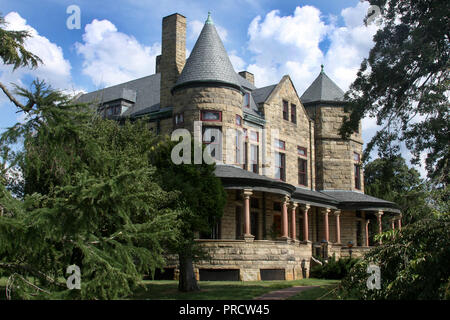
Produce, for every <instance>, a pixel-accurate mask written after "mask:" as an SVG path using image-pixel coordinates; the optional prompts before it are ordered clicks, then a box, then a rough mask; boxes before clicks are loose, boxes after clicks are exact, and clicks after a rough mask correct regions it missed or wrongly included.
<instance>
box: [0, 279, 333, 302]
mask: <svg viewBox="0 0 450 320" xmlns="http://www.w3.org/2000/svg"><path fill="white" fill-rule="evenodd" d="M6 281H7V279H6V278H0V300H4V299H5V298H6V297H5V287H6ZM337 283H339V281H336V280H324V279H312V278H309V279H302V280H293V281H248V282H241V281H200V282H199V285H200V291H198V292H189V293H184V292H179V291H178V281H174V280H171V281H164V280H158V281H151V280H144V281H142V284H143V287H141V288H139V289H138V290H136V292H135V294H134V295H133V296H132V297H130V298H129V299H131V300H249V299H253V298H256V297H259V296H261V295H263V294H265V293H268V292H271V291H275V290H279V289H283V288H288V287H292V286H314V285H318V286H320V287H319V288H314V289H310V290H308V291H305V292H303V293H300V294H298V295H296V296H294V297H292V298H293V299H304V300H311V299H317V298H318V297H320V296H322V295H323V294H325V293H326V291H327V290H328V289H329V288H332V287H335V286H336V285H337ZM328 298H330V297H325V299H328ZM331 298H335V297H334V296H331Z"/></svg>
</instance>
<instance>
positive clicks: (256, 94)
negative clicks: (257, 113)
mask: <svg viewBox="0 0 450 320" xmlns="http://www.w3.org/2000/svg"><path fill="white" fill-rule="evenodd" d="M276 86H277V85H276V84H273V85H270V86H267V87H262V88H258V89H255V90H253V91H252V96H253V99H254V100H255V103H257V104H260V103H263V102H266V101H267V98H269V96H270V94H271V93H272V91H273V89H275V87H276Z"/></svg>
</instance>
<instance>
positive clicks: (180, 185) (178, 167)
mask: <svg viewBox="0 0 450 320" xmlns="http://www.w3.org/2000/svg"><path fill="white" fill-rule="evenodd" d="M195 143H196V142H195V141H192V147H191V150H194V144H195ZM175 145H176V142H170V141H165V142H162V143H161V144H160V145H159V146H158V147H157V148H156V149H155V152H154V154H153V157H152V158H153V161H152V162H153V164H154V165H155V166H156V167H157V168H158V170H157V173H158V176H159V181H160V184H161V185H162V186H163V188H164V190H176V191H179V192H180V197H179V199H178V200H177V207H178V208H179V211H181V214H180V216H179V223H180V234H179V237H178V239H177V241H176V242H174V243H173V244H172V250H173V251H174V252H175V253H177V254H178V258H179V269H180V277H179V284H178V289H179V290H180V291H195V290H198V289H199V287H198V284H197V281H196V278H195V274H194V269H193V261H195V260H196V259H199V258H205V256H206V255H205V253H204V252H203V251H202V249H201V247H199V246H198V245H197V243H196V242H195V241H194V239H195V238H196V236H198V235H201V234H210V233H211V229H212V228H213V226H214V225H216V224H217V223H218V222H219V221H220V218H221V217H222V214H223V210H224V207H225V203H226V192H225V190H224V188H223V186H222V182H221V180H220V178H218V177H216V176H215V175H214V170H215V165H214V164H206V163H204V162H202V164H194V161H193V159H194V156H193V154H192V155H191V163H192V164H175V163H173V162H172V161H171V152H172V149H173V147H174V146H175Z"/></svg>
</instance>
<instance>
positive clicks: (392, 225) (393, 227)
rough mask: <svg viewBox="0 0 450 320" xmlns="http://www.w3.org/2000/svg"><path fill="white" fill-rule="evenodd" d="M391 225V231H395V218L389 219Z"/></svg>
mask: <svg viewBox="0 0 450 320" xmlns="http://www.w3.org/2000/svg"><path fill="white" fill-rule="evenodd" d="M391 227H392V231H395V218H392V219H391Z"/></svg>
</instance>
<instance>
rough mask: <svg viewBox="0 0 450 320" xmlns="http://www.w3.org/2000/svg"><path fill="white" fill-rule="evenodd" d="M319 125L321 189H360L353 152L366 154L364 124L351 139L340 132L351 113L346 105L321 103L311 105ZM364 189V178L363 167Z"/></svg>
mask: <svg viewBox="0 0 450 320" xmlns="http://www.w3.org/2000/svg"><path fill="white" fill-rule="evenodd" d="M307 109H308V113H309V115H310V116H311V117H312V118H313V119H314V124H315V146H316V150H315V152H316V174H317V179H316V180H317V189H319V190H327V189H335V190H358V189H356V188H355V176H354V164H355V161H354V159H353V154H354V153H355V152H356V153H358V154H359V155H360V156H362V147H363V140H362V136H361V124H360V128H359V132H358V133H353V134H352V135H351V136H350V139H349V140H343V139H342V138H341V136H340V134H339V129H340V127H341V125H342V122H343V118H344V116H345V115H348V114H346V113H345V112H344V107H343V106H329V105H318V106H310V107H308V108H307ZM360 180H361V189H359V191H364V178H363V173H362V170H361V179H360Z"/></svg>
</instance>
